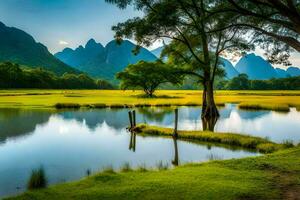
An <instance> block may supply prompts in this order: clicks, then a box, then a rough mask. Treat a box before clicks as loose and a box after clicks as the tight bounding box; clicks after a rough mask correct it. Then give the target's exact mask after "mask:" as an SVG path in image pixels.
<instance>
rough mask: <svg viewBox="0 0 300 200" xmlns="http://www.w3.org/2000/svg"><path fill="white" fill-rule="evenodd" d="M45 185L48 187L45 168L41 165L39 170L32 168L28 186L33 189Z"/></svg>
mask: <svg viewBox="0 0 300 200" xmlns="http://www.w3.org/2000/svg"><path fill="white" fill-rule="evenodd" d="M45 187H47V178H46V175H45V171H44V168H42V167H41V168H39V169H38V170H32V172H31V176H30V179H29V181H28V183H27V188H28V189H29V190H32V189H39V188H45Z"/></svg>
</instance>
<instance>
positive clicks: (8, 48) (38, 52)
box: [0, 22, 80, 75]
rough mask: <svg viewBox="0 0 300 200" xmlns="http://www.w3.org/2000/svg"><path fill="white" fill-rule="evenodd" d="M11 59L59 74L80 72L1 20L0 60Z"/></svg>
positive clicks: (30, 37)
mask: <svg viewBox="0 0 300 200" xmlns="http://www.w3.org/2000/svg"><path fill="white" fill-rule="evenodd" d="M6 61H10V62H13V63H18V64H20V65H27V66H30V68H32V69H36V68H39V67H42V68H43V69H44V70H48V71H51V72H53V73H55V74H57V75H62V74H64V73H75V74H78V73H80V71H78V70H76V69H74V68H72V67H70V66H68V65H66V64H65V63H63V62H61V61H60V60H58V59H57V58H55V57H54V56H53V55H52V54H51V53H50V52H49V51H48V49H47V47H45V46H44V45H43V44H41V43H38V42H36V41H35V40H34V38H33V37H32V36H31V35H29V34H27V33H25V32H24V31H22V30H19V29H17V28H13V27H7V26H5V25H4V24H3V23H1V22H0V62H6Z"/></svg>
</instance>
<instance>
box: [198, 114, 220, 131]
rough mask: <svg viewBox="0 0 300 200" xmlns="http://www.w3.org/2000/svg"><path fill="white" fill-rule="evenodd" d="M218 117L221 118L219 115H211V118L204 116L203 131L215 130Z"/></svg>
mask: <svg viewBox="0 0 300 200" xmlns="http://www.w3.org/2000/svg"><path fill="white" fill-rule="evenodd" d="M218 119H219V118H218V117H210V118H205V117H202V118H201V120H202V127H203V131H212V132H214V130H215V126H216V124H217V121H218Z"/></svg>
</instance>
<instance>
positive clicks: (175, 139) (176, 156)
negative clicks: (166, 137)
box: [172, 137, 179, 166]
mask: <svg viewBox="0 0 300 200" xmlns="http://www.w3.org/2000/svg"><path fill="white" fill-rule="evenodd" d="M173 142H174V159H173V160H172V164H173V165H174V166H178V164H179V156H178V145H177V138H176V137H173Z"/></svg>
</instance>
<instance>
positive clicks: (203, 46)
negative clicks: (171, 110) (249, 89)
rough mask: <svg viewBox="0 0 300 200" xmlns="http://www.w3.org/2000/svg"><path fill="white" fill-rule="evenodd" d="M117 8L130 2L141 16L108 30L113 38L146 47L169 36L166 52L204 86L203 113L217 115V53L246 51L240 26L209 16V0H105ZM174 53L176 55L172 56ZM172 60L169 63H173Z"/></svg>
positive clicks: (183, 72) (211, 9)
mask: <svg viewBox="0 0 300 200" xmlns="http://www.w3.org/2000/svg"><path fill="white" fill-rule="evenodd" d="M106 1H107V2H110V3H114V4H116V5H118V6H119V7H120V8H121V9H122V8H125V7H126V6H128V5H133V6H134V7H135V8H136V9H138V10H140V11H142V12H143V13H144V15H143V17H142V18H140V17H137V18H133V19H129V20H127V21H126V22H123V23H119V24H118V25H116V26H114V27H113V28H112V29H113V30H114V31H115V33H116V35H115V37H116V39H117V40H120V41H121V40H122V39H123V38H124V37H125V38H133V39H134V40H135V41H137V43H138V46H137V49H136V50H138V49H139V45H144V46H149V45H151V44H152V43H153V42H155V41H157V40H160V39H170V40H171V43H170V44H169V45H167V46H168V51H167V52H165V53H166V54H169V55H174V56H173V58H174V59H177V61H180V66H182V67H183V69H182V70H181V73H182V74H187V75H194V76H196V77H198V78H199V82H200V83H202V84H203V85H204V93H203V94H204V95H203V116H219V113H218V111H217V108H216V105H215V102H214V93H213V83H214V80H215V76H216V75H217V74H218V72H219V71H220V70H219V68H220V66H221V65H220V62H219V56H220V55H221V54H224V53H233V52H241V51H243V50H249V49H250V48H251V47H252V46H251V45H249V44H245V43H247V41H246V40H245V39H244V38H243V37H244V35H245V32H243V31H244V30H243V29H239V28H236V27H228V28H226V29H223V27H225V26H226V25H227V24H229V23H230V22H231V20H232V19H230V18H229V17H226V16H224V14H223V13H222V15H213V16H212V15H211V12H212V11H213V10H214V9H215V1H213V0H198V1H195V0H151V1H150V0H106ZM175 54H176V56H175ZM174 63H175V62H173V64H174Z"/></svg>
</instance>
